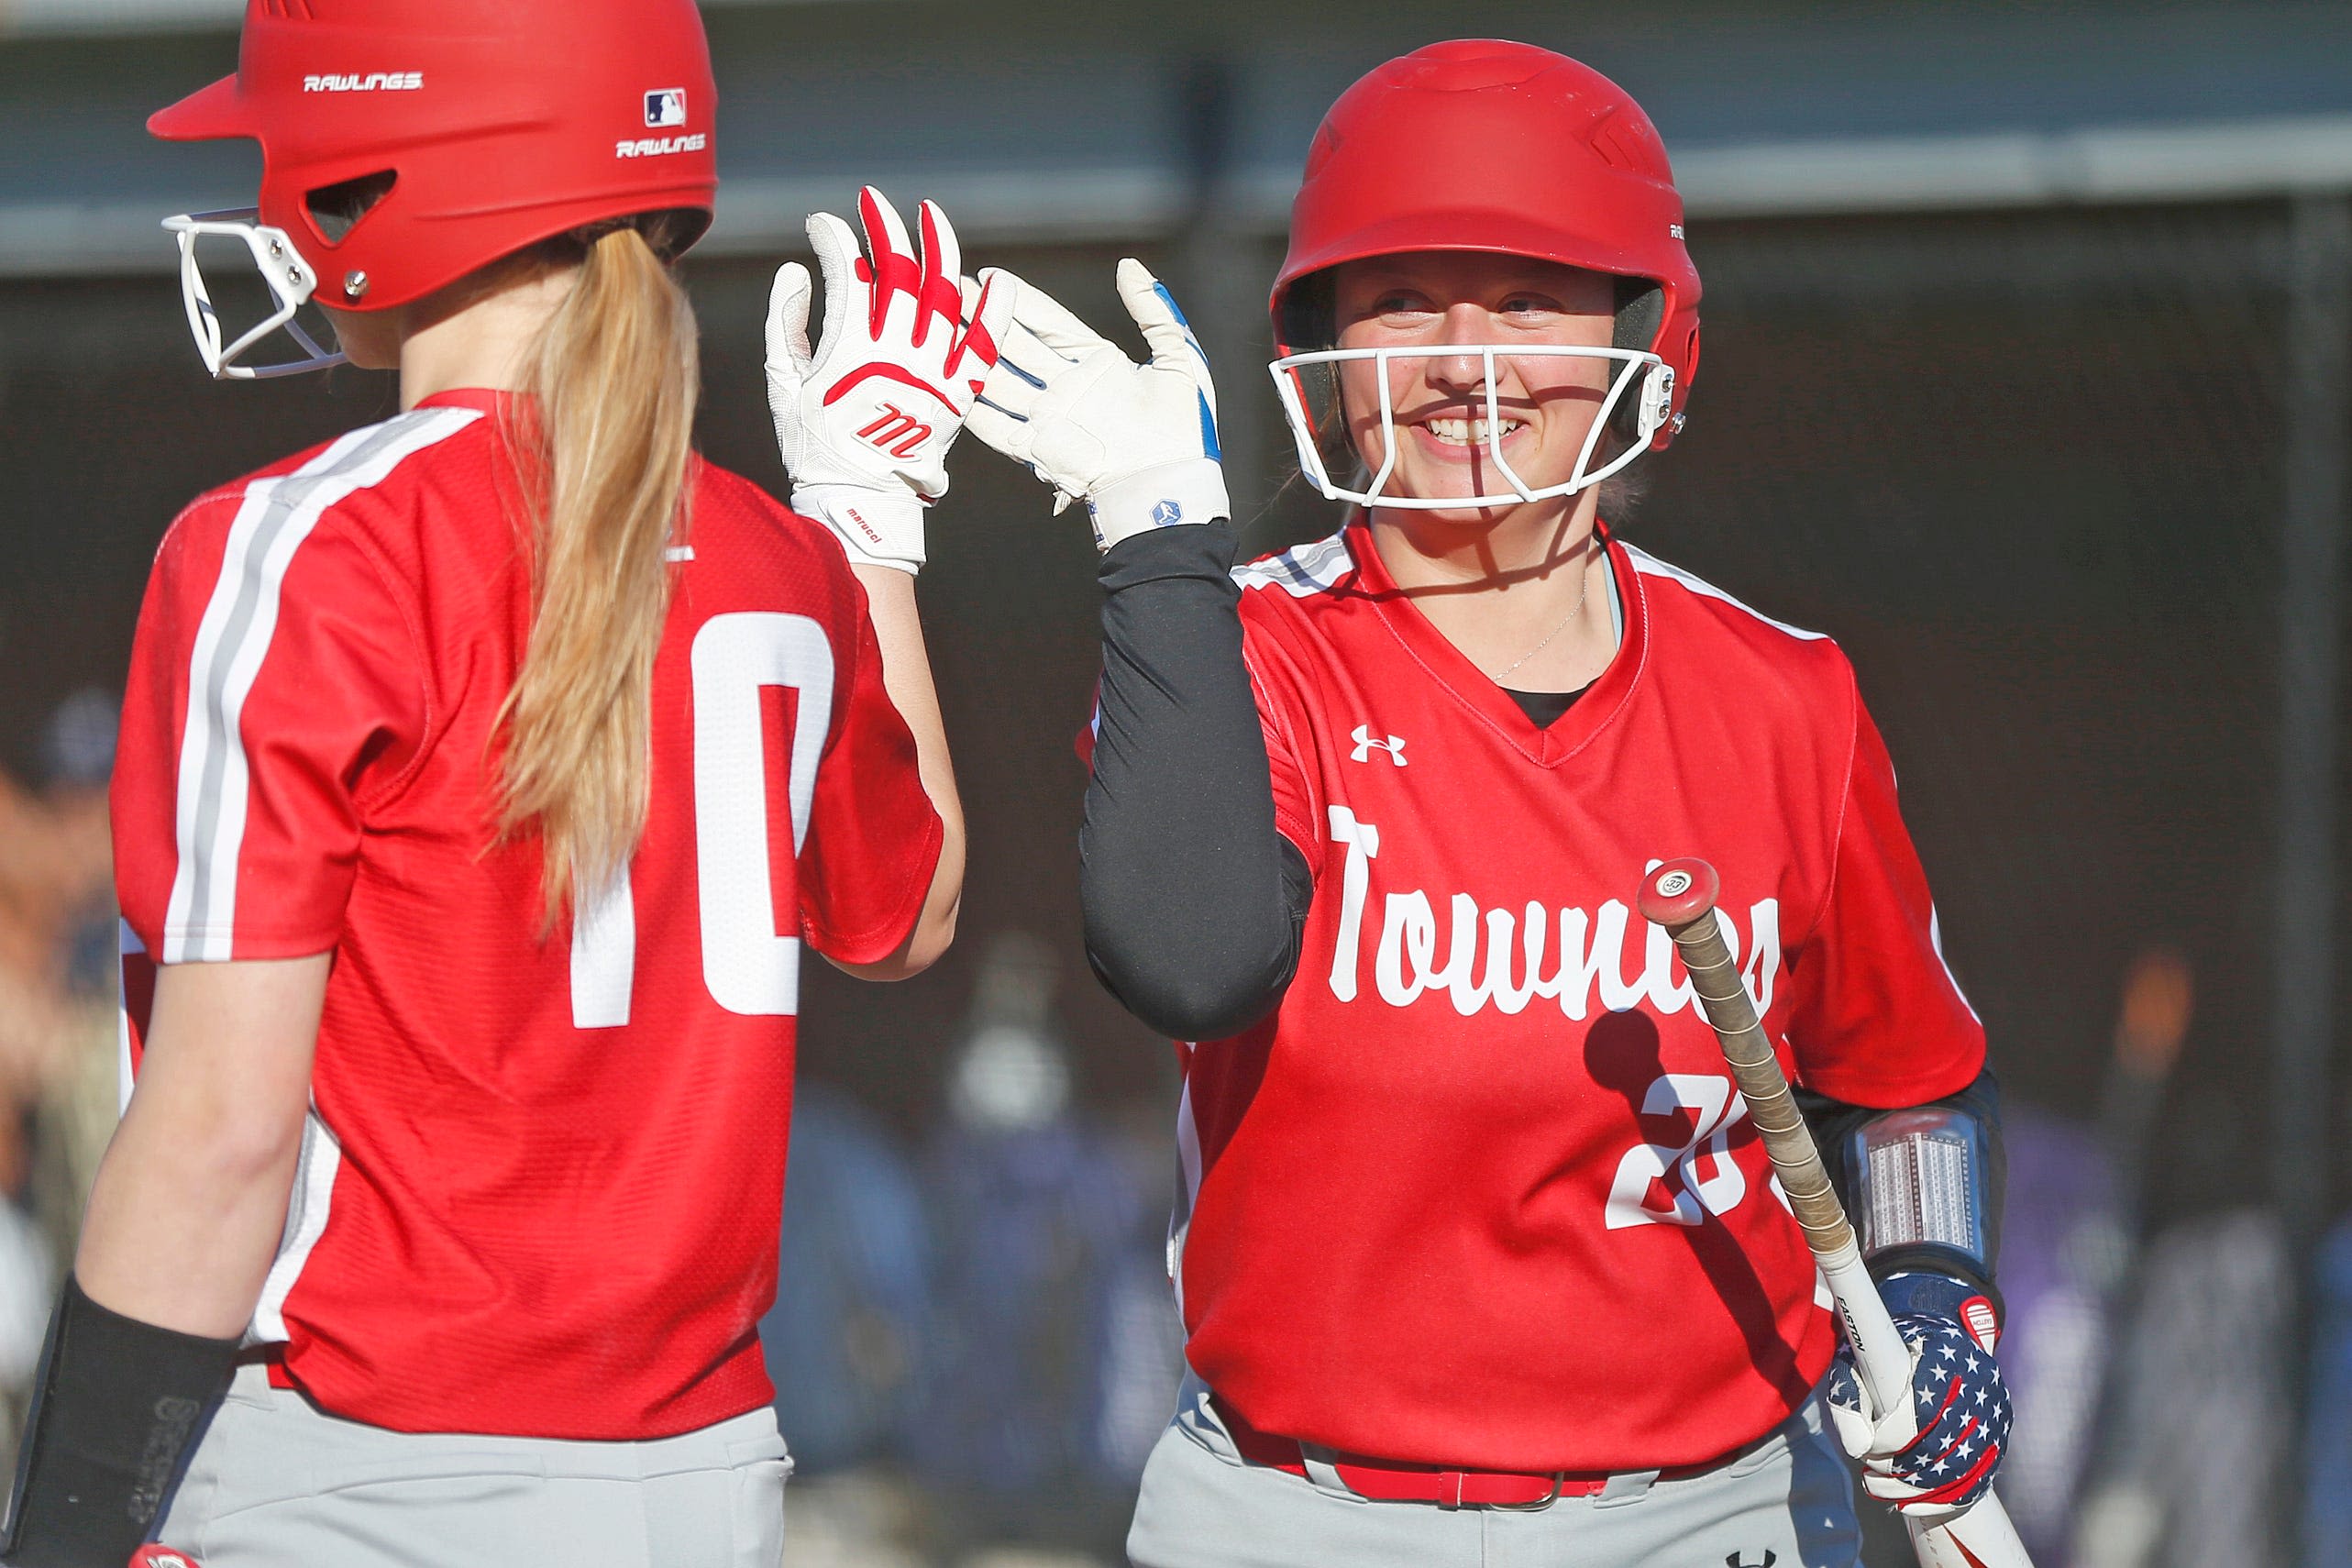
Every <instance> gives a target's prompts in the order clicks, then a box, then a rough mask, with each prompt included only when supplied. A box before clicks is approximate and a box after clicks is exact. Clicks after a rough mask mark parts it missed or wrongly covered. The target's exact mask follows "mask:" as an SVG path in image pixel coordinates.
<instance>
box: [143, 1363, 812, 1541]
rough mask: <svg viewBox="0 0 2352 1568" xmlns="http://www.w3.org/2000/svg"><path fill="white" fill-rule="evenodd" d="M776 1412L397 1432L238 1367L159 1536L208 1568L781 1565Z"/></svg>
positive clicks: (782, 1459)
mask: <svg viewBox="0 0 2352 1568" xmlns="http://www.w3.org/2000/svg"><path fill="white" fill-rule="evenodd" d="M791 1469H792V1462H791V1460H790V1458H789V1457H788V1456H787V1455H786V1453H785V1451H784V1440H783V1439H782V1438H781V1437H779V1436H778V1434H777V1430H776V1416H775V1412H773V1411H772V1410H767V1409H759V1410H754V1411H751V1412H749V1413H748V1414H745V1415H741V1416H737V1417H735V1418H734V1419H731V1420H725V1421H721V1422H719V1423H717V1424H716V1425H713V1426H709V1427H704V1428H702V1429H701V1430H699V1431H691V1432H687V1433H685V1434H683V1435H682V1436H679V1437H673V1438H662V1439H659V1440H657V1441H648V1442H572V1441H562V1440H559V1439H553V1438H512V1437H473V1436H468V1435H465V1434H462V1433H415V1432H396V1431H387V1430H384V1429H382V1428H381V1427H371V1426H366V1425H363V1424H362V1423H360V1422H358V1421H347V1420H342V1419H338V1418H337V1417H334V1416H329V1415H326V1414H325V1413H323V1412H322V1411H320V1410H319V1409H318V1408H316V1407H315V1406H313V1405H312V1404H311V1403H310V1402H309V1401H308V1400H306V1399H304V1397H302V1396H301V1395H299V1394H293V1393H289V1392H287V1391H285V1390H283V1389H276V1388H272V1387H271V1386H270V1385H269V1382H268V1380H267V1378H266V1376H265V1375H263V1373H262V1371H261V1369H260V1368H259V1367H245V1368H242V1369H240V1370H239V1371H238V1373H237V1380H236V1383H235V1384H234V1385H233V1386H232V1387H231V1388H230V1390H229V1394H228V1397H227V1398H226V1400H224V1401H223V1402H222V1405H221V1408H220V1411H219V1413H218V1414H217V1415H215V1417H214V1418H213V1422H212V1426H211V1427H210V1429H209V1430H207V1431H206V1432H205V1434H204V1441H203V1442H202V1443H200V1444H199V1445H198V1446H197V1449H196V1452H195V1454H194V1456H193V1459H192V1460H191V1461H190V1463H189V1465H188V1473H187V1475H186V1477H185V1479H183V1480H182V1482H181V1485H180V1488H179V1491H178V1492H177V1494H176V1495H175V1496H173V1498H172V1502H171V1510H170V1512H169V1513H168V1514H167V1515H166V1516H165V1518H164V1521H163V1526H162V1529H161V1530H160V1532H159V1539H160V1540H162V1542H163V1543H164V1544H165V1545H167V1546H170V1547H171V1548H173V1549H174V1550H176V1551H183V1552H187V1553H189V1554H190V1555H192V1556H193V1557H195V1558H196V1559H197V1560H198V1561H199V1562H203V1563H204V1568H534V1565H536V1564H541V1563H545V1564H550V1565H554V1564H561V1565H562V1568H777V1563H778V1562H779V1561H780V1560H781V1559H782V1557H783V1554H784V1478H785V1476H787V1475H788V1474H790V1473H791Z"/></svg>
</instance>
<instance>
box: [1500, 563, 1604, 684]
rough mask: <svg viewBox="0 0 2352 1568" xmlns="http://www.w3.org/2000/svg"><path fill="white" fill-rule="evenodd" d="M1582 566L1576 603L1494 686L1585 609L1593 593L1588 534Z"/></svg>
mask: <svg viewBox="0 0 2352 1568" xmlns="http://www.w3.org/2000/svg"><path fill="white" fill-rule="evenodd" d="M1583 565H1584V571H1585V580H1584V584H1583V586H1581V587H1580V588H1578V589H1577V590H1576V602H1575V603H1574V604H1571V605H1570V606H1569V607H1568V613H1566V614H1565V615H1562V616H1561V617H1560V624H1558V625H1556V626H1554V627H1552V628H1551V630H1550V631H1548V632H1546V633H1544V634H1543V641H1541V642H1540V643H1538V644H1536V645H1535V646H1533V647H1531V648H1529V649H1528V650H1527V652H1525V653H1523V654H1521V655H1519V657H1518V658H1516V659H1513V660H1512V661H1511V663H1510V664H1509V666H1508V667H1507V668H1505V669H1504V671H1503V673H1502V674H1500V675H1497V676H1496V677H1495V684H1496V685H1497V686H1500V685H1502V683H1503V682H1504V681H1505V680H1506V679H1508V678H1509V676H1510V673H1511V671H1512V670H1514V669H1517V668H1518V667H1519V666H1520V665H1523V664H1525V663H1526V662H1527V661H1528V660H1529V659H1531V658H1533V657H1535V656H1536V655H1538V654H1540V653H1541V652H1542V651H1543V650H1544V649H1545V648H1548V647H1550V646H1551V639H1552V638H1554V637H1556V636H1558V635H1560V634H1561V633H1562V632H1564V631H1566V630H1567V629H1568V623H1569V622H1571V621H1573V620H1574V619H1575V618H1576V613H1577V612H1578V611H1580V610H1582V609H1583V608H1584V607H1585V595H1586V594H1589V593H1590V592H1592V591H1593V545H1592V536H1591V535H1589V534H1587V535H1586V536H1585V559H1584V563H1583Z"/></svg>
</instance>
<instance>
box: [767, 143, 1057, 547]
mask: <svg viewBox="0 0 2352 1568" xmlns="http://www.w3.org/2000/svg"><path fill="white" fill-rule="evenodd" d="M857 213H858V217H859V220H860V222H861V224H862V226H864V228H865V231H866V243H865V245H864V247H863V248H860V246H859V244H858V242H857V239H856V236H854V235H852V234H851V233H850V230H849V226H848V225H847V224H845V223H844V222H843V221H842V220H841V219H839V218H837V217H835V216H834V215H833V214H831V213H814V214H812V215H810V217H809V243H810V244H811V245H812V247H814V248H815V249H816V253H817V266H818V269H819V270H820V271H823V274H824V283H825V318H824V328H823V332H822V333H821V334H820V335H819V337H818V340H817V345H816V347H815V348H813V349H812V348H810V347H809V296H810V292H811V286H810V279H809V270H808V269H807V268H806V267H803V266H801V264H800V263H799V262H798V261H791V262H787V263H786V264H785V265H784V266H782V267H779V268H778V269H777V272H776V287H775V289H774V291H773V293H770V295H769V296H768V306H767V408H768V412H769V413H770V414H773V415H774V416H775V420H776V445H777V447H778V448H779V449H780V450H781V451H782V453H783V455H784V467H785V469H787V470H788V471H789V472H790V474H791V476H792V508H793V510H794V511H796V512H800V513H805V514H807V515H808V516H811V517H813V518H815V519H817V520H818V521H819V522H821V523H823V524H824V525H826V526H828V527H830V528H832V529H833V531H834V533H836V534H838V535H840V536H841V541H842V544H843V545H844V546H845V547H847V549H848V551H849V558H850V559H851V560H852V561H863V562H865V563H867V564H868V565H872V566H885V567H891V568H895V569H898V570H900V571H904V572H913V571H915V570H917V569H920V568H921V567H922V561H923V536H922V514H923V508H925V507H926V506H928V505H930V504H931V503H932V502H934V501H937V500H938V499H939V498H940V497H941V496H943V495H944V494H946V493H947V448H948V447H949V446H950V445H951V444H953V443H954V441H955V435H956V432H958V431H960V430H961V429H963V427H964V420H965V416H966V414H970V413H971V411H972V400H973V399H974V398H976V397H977V396H978V395H979V392H980V389H981V388H982V387H983V386H985V385H986V384H987V382H988V372H989V371H990V370H992V369H994V367H995V365H996V362H997V345H998V344H999V343H1000V342H1001V341H1003V338H1004V334H1005V328H1006V326H1007V324H1008V323H1009V322H1010V319H1011V316H1012V307H1013V296H1014V294H1015V293H1016V285H1015V284H1014V283H1013V282H1012V280H1011V279H1010V277H1009V276H1008V275H1007V274H1004V273H1001V272H997V271H985V272H982V273H981V274H980V275H979V277H978V278H977V280H974V279H967V278H966V277H964V275H963V273H962V271H961V268H962V266H963V258H962V255H961V253H960V252H959V251H958V249H957V248H956V244H955V229H954V228H952V227H950V226H948V222H947V215H946V214H944V213H943V212H941V211H940V210H939V208H938V207H937V206H935V205H933V204H932V203H930V202H925V203H923V204H922V220H921V221H922V247H921V249H920V252H919V253H918V250H917V248H916V247H915V246H914V245H913V244H911V243H910V242H909V240H908V237H907V230H906V225H905V224H904V223H903V222H901V221H900V217H899V215H898V212H897V210H896V209H895V208H893V207H892V206H891V205H890V204H889V200H888V199H886V198H885V197H884V196H883V194H882V193H881V192H879V191H877V190H875V189H874V188H873V187H872V186H870V185H869V186H867V188H866V189H865V190H863V191H860V192H859V193H858V196H857Z"/></svg>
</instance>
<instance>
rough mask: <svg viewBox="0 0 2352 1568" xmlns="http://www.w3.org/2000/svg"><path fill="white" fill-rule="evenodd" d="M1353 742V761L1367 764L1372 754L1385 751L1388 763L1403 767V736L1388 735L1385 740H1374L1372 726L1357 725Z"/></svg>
mask: <svg viewBox="0 0 2352 1568" xmlns="http://www.w3.org/2000/svg"><path fill="white" fill-rule="evenodd" d="M1354 740H1355V753H1354V756H1353V760H1354V761H1356V762H1369V761H1371V760H1372V754H1373V753H1374V752H1375V751H1385V752H1386V753H1387V754H1388V760H1389V761H1391V762H1393V763H1395V764H1396V765H1397V767H1404V766H1405V737H1404V736H1403V735H1390V736H1389V737H1388V738H1387V739H1386V740H1374V739H1373V738H1372V726H1371V725H1370V724H1358V725H1357V726H1356V727H1355V735H1354Z"/></svg>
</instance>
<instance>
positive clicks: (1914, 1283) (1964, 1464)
mask: <svg viewBox="0 0 2352 1568" xmlns="http://www.w3.org/2000/svg"><path fill="white" fill-rule="evenodd" d="M1880 1292H1881V1294H1882V1295H1883V1296H1884V1297H1885V1298H1886V1306H1887V1310H1888V1311H1889V1312H1890V1313H1891V1314H1893V1316H1894V1327H1895V1329H1896V1331H1898V1332H1900V1333H1901V1334H1902V1336H1903V1341H1904V1343H1905V1344H1907V1345H1909V1346H1910V1347H1911V1402H1912V1409H1911V1412H1910V1416H1911V1419H1910V1421H1909V1422H1905V1421H1901V1420H1896V1419H1892V1418H1893V1416H1894V1412H1892V1411H1888V1412H1883V1413H1882V1412H1877V1411H1873V1410H1872V1409H1871V1408H1870V1394H1869V1391H1868V1390H1867V1389H1865V1388H1864V1387H1863V1386H1862V1382H1861V1377H1860V1376H1859V1375H1856V1373H1855V1371H1854V1358H1853V1352H1852V1351H1851V1349H1850V1348H1849V1347H1846V1346H1843V1345H1841V1346H1839V1350H1838V1360H1837V1363H1836V1364H1835V1365H1834V1366H1833V1367H1832V1368H1831V1370H1830V1374H1829V1386H1828V1397H1829V1417H1830V1420H1831V1422H1832V1424H1833V1425H1835V1426H1836V1427H1837V1429H1838V1439H1839V1441H1840V1442H1841V1443H1843V1444H1844V1445H1845V1449H1846V1452H1848V1453H1850V1454H1851V1455H1852V1456H1853V1457H1854V1458H1856V1459H1859V1460H1861V1462H1862V1488H1863V1490H1865V1491H1867V1492H1868V1493H1870V1495H1871V1496H1873V1497H1876V1498H1878V1499H1880V1500H1881V1501H1882V1502H1885V1503H1888V1504H1891V1505H1893V1506H1894V1507H1896V1508H1897V1509H1899V1510H1901V1511H1902V1512H1903V1513H1904V1514H1905V1516H1907V1517H1908V1518H1915V1519H1918V1520H1920V1521H1922V1522H1923V1523H1928V1524H1932V1523H1934V1522H1935V1521H1937V1520H1938V1519H1944V1518H1950V1517H1951V1516H1952V1515H1954V1514H1958V1513H1961V1512H1964V1511H1966V1509H1967V1508H1968V1507H1970V1505H1971V1504H1973V1503H1974V1502H1976V1501H1977V1499H1979V1498H1980V1497H1982V1496H1984V1494H1985V1493H1986V1492H1988V1491H1990V1490H1991V1489H1992V1487H1993V1472H1994V1471H1995V1470H1996V1469H1998V1468H1999V1466H2000V1463H2001V1455H2002V1453H2003V1452H2004V1451H2005V1450H2006V1449H2007V1448H2008V1446H2009V1425H2010V1421H2011V1419H2012V1417H2011V1411H2010V1408H2009V1387H2008V1385H2007V1384H2006V1383H2004V1382H2003V1381H2002V1377H2001V1367H2000V1364H1999V1363H1997V1362H1996V1361H1994V1360H1993V1342H1994V1341H1995V1339H1996V1338H1997V1337H1998V1333H1999V1330H1998V1328H1997V1325H1996V1321H1995V1318H1994V1314H1993V1304H1992V1303H1991V1302H1990V1301H1988V1300H1986V1299H1985V1297H1984V1295H1983V1293H1982V1291H1980V1290H1978V1289H1977V1288H1976V1287H1975V1286H1971V1285H1968V1284H1966V1283H1964V1282H1962V1281H1960V1280H1957V1279H1952V1278H1949V1277H1948V1276H1947V1275H1940V1274H1934V1273H1929V1272H1927V1271H1920V1272H1916V1273H1905V1274H1897V1275H1890V1276H1889V1277H1888V1278H1887V1279H1885V1280H1884V1281H1883V1282H1882V1283H1881V1285H1880ZM1914 1424H1916V1430H1917V1434H1918V1435H1917V1436H1916V1437H1908V1434H1909V1433H1910V1432H1911V1431H1912V1430H1913V1427H1914ZM1906 1437H1908V1441H1905V1439H1906Z"/></svg>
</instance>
